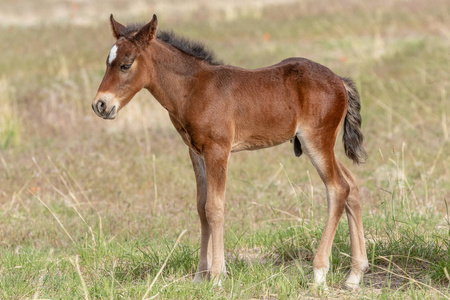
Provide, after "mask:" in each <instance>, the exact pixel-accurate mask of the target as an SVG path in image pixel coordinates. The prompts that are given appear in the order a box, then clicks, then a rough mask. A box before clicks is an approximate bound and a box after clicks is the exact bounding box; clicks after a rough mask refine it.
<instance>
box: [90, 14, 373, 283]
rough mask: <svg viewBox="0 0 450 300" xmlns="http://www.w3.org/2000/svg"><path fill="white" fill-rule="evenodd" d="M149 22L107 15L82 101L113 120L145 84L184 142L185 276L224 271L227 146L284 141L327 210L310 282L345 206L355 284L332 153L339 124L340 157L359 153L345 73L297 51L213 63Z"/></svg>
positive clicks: (354, 98)
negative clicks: (87, 99) (98, 68)
mask: <svg viewBox="0 0 450 300" xmlns="http://www.w3.org/2000/svg"><path fill="white" fill-rule="evenodd" d="M157 25H158V22H157V18H156V15H153V19H152V20H151V21H150V22H149V23H148V24H146V25H144V26H138V25H132V26H123V25H121V24H120V23H118V22H116V21H115V20H114V18H113V16H112V15H111V27H112V31H113V35H114V37H115V38H116V39H117V41H116V43H115V44H114V46H113V47H112V49H111V51H110V53H109V56H108V58H107V61H106V63H107V67H106V73H105V76H104V78H103V81H102V83H101V84H100V87H99V89H98V93H97V95H96V96H95V99H94V101H93V102H92V108H93V110H94V111H95V113H96V114H97V115H98V116H99V117H102V118H104V119H114V118H115V117H116V116H117V113H118V112H119V110H120V109H121V108H122V107H124V106H125V105H126V104H127V103H128V102H129V101H130V100H131V99H132V98H133V96H134V95H135V94H136V93H137V92H138V91H140V90H141V89H143V88H146V89H147V90H148V91H150V93H151V94H152V95H153V96H154V97H155V98H156V100H157V101H158V102H159V103H160V104H161V105H162V106H163V107H164V108H165V109H166V110H167V111H168V112H169V117H170V120H171V121H172V123H173V125H174V126H175V128H176V130H177V131H178V133H179V134H180V135H181V137H182V139H183V141H184V142H185V143H186V145H188V147H189V154H190V157H191V160H192V165H193V168H194V172H195V177H196V181H197V210H198V214H199V216H200V222H201V247H200V262H199V265H198V270H197V273H196V276H195V279H194V281H195V282H198V281H201V280H203V279H209V278H212V279H213V280H215V281H216V282H218V283H220V280H221V278H222V276H223V275H225V274H226V270H225V260H224V248H223V231H224V217H225V181H226V177H227V166H228V160H229V157H230V153H231V152H237V151H242V150H255V149H261V148H266V147H271V146H275V145H278V144H281V143H284V142H286V141H292V142H293V144H294V152H295V154H296V155H297V156H300V155H301V154H302V153H303V152H304V153H305V154H306V155H307V156H308V157H309V159H310V160H311V162H312V163H313V165H314V167H315V168H316V169H317V172H318V173H319V175H320V178H321V179H322V181H323V182H324V184H325V187H326V191H327V201H328V217H327V221H326V225H325V230H324V232H323V235H322V239H321V241H320V244H319V248H318V250H317V254H316V256H315V258H314V263H313V267H314V281H315V283H316V284H317V286H323V287H326V274H327V272H328V269H329V257H330V251H331V246H332V243H333V239H334V236H335V233H336V228H337V225H338V221H339V219H340V218H341V216H342V214H343V212H344V210H345V212H346V213H347V218H348V223H349V231H350V241H351V252H352V269H351V273H350V276H349V277H348V279H347V281H346V285H347V286H348V287H349V288H352V289H353V288H357V287H358V285H359V283H360V280H361V276H362V274H363V272H364V271H365V270H366V269H367V268H368V261H367V255H366V250H365V244H364V243H365V242H364V234H363V224H362V217H361V206H360V197H359V193H358V186H357V184H356V180H355V177H354V176H353V175H352V173H351V172H350V171H349V170H348V169H347V168H346V167H345V166H344V164H343V163H342V162H341V161H339V160H338V158H337V157H336V155H335V153H334V145H335V142H336V138H337V135H338V132H339V130H340V128H341V126H343V127H344V134H343V142H344V147H345V152H346V154H347V156H348V157H349V158H351V159H352V160H353V162H355V163H361V162H363V161H364V160H365V158H366V153H365V151H364V149H363V147H362V141H363V135H362V132H361V129H360V127H361V116H360V102H359V95H358V91H357V90H356V87H355V85H354V84H353V82H352V81H351V80H350V79H347V78H342V77H339V76H337V75H335V74H334V73H333V72H332V71H330V70H329V69H328V68H326V67H324V66H322V65H320V64H318V63H315V62H312V61H310V60H307V59H304V58H288V59H285V60H283V61H282V62H280V63H278V64H276V65H273V66H269V67H265V68H261V69H256V70H246V69H242V68H238V67H233V66H228V65H223V64H221V63H220V62H218V61H217V60H216V59H215V58H214V55H213V53H212V52H210V51H208V50H206V49H205V48H204V47H203V46H202V45H201V44H199V43H196V42H192V41H189V40H186V39H184V38H181V37H178V36H176V35H174V34H173V33H171V32H164V31H163V32H159V31H158V34H157Z"/></svg>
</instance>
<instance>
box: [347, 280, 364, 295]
mask: <svg viewBox="0 0 450 300" xmlns="http://www.w3.org/2000/svg"><path fill="white" fill-rule="evenodd" d="M344 287H345V289H346V290H348V291H350V292H355V293H359V292H361V287H360V286H359V284H354V283H351V282H347V281H346V282H345V284H344Z"/></svg>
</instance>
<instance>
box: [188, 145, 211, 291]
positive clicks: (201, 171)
mask: <svg viewBox="0 0 450 300" xmlns="http://www.w3.org/2000/svg"><path fill="white" fill-rule="evenodd" d="M189 155H190V157H191V161H192V166H193V168H194V172H195V180H196V182H197V212H198V215H199V217H200V223H201V245H200V260H199V263H198V269H197V273H196V274H195V278H194V282H196V283H199V282H201V281H202V280H203V279H208V277H209V272H210V270H211V264H212V245H211V232H210V230H209V225H208V221H207V220H206V209H205V206H206V195H207V182H206V170H205V160H204V159H203V157H201V156H200V155H198V154H196V153H195V152H194V151H192V150H191V149H189Z"/></svg>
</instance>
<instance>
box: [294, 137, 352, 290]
mask: <svg viewBox="0 0 450 300" xmlns="http://www.w3.org/2000/svg"><path fill="white" fill-rule="evenodd" d="M300 139H301V143H302V145H304V146H305V150H306V151H305V153H306V154H307V156H308V157H309V158H310V160H311V162H312V163H313V165H314V167H315V168H316V170H317V172H318V173H319V175H320V178H321V179H322V181H323V183H324V184H325V187H326V191H327V202H328V216H327V222H326V224H325V229H324V231H323V234H322V238H321V240H320V244H319V248H318V249H317V253H316V256H315V257H314V262H313V268H314V282H315V284H316V285H318V286H323V287H326V275H327V273H328V270H329V259H330V253H331V246H332V244H333V240H334V236H335V234H336V229H337V225H338V222H339V219H340V218H341V216H342V213H343V212H344V208H345V203H346V199H347V197H348V195H349V191H350V187H349V184H348V183H347V180H346V179H345V177H344V176H343V174H342V171H341V170H340V167H339V164H338V161H337V159H336V157H335V154H334V149H333V148H334V143H330V139H333V141H334V140H335V139H336V136H335V135H334V136H333V135H331V136H328V135H327V134H320V132H318V131H316V132H314V133H313V134H311V135H308V136H305V137H300Z"/></svg>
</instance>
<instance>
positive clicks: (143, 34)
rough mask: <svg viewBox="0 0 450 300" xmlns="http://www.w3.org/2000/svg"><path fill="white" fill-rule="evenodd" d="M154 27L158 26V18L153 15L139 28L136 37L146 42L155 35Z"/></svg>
mask: <svg viewBox="0 0 450 300" xmlns="http://www.w3.org/2000/svg"><path fill="white" fill-rule="evenodd" d="M156 27H158V18H157V17H156V15H153V18H152V20H151V21H150V22H149V23H147V24H146V25H145V26H144V27H142V28H141V30H139V32H138V33H137V34H136V39H137V40H140V41H142V42H144V43H148V42H150V41H151V40H153V39H154V38H155V37H156Z"/></svg>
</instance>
